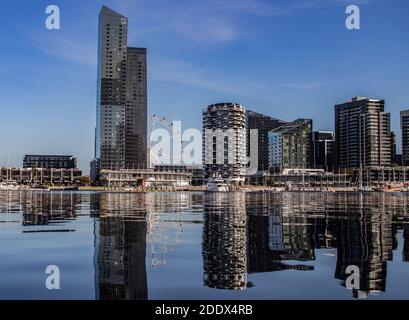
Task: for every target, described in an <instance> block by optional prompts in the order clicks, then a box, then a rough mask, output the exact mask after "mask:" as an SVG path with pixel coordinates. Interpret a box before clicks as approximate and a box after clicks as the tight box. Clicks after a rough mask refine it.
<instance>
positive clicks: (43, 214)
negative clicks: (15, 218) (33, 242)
mask: <svg viewBox="0 0 409 320" xmlns="http://www.w3.org/2000/svg"><path fill="white" fill-rule="evenodd" d="M83 197H84V195H81V194H76V193H71V192H69V193H67V192H41V191H13V192H7V193H2V194H1V197H0V212H5V213H6V214H7V213H10V214H19V215H20V214H21V215H22V224H23V226H41V225H43V226H44V225H54V224H59V223H62V222H64V221H69V220H73V219H76V217H77V216H78V214H79V208H80V204H81V202H82V201H84V199H83ZM57 231H58V230H57ZM59 231H64V230H59ZM47 232H50V230H47Z"/></svg>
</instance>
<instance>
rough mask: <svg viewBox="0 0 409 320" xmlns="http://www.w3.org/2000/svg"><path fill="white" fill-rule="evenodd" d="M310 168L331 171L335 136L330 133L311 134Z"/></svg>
mask: <svg viewBox="0 0 409 320" xmlns="http://www.w3.org/2000/svg"><path fill="white" fill-rule="evenodd" d="M311 149H312V150H311V156H312V159H311V160H312V166H313V168H314V169H324V170H326V171H331V170H333V167H334V150H335V134H334V132H331V131H315V132H313V134H312V146H311Z"/></svg>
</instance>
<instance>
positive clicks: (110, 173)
mask: <svg viewBox="0 0 409 320" xmlns="http://www.w3.org/2000/svg"><path fill="white" fill-rule="evenodd" d="M192 176H193V174H192V173H191V172H175V171H155V170H152V169H144V170H126V169H122V170H101V171H100V177H99V184H100V186H102V187H108V188H150V189H155V190H160V189H163V188H175V189H180V188H182V189H183V188H188V187H189V186H190V185H191V184H192Z"/></svg>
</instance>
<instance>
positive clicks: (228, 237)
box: [202, 193, 247, 290]
mask: <svg viewBox="0 0 409 320" xmlns="http://www.w3.org/2000/svg"><path fill="white" fill-rule="evenodd" d="M245 208H246V206H245V194H243V193H209V194H206V195H205V198H204V207H203V209H204V213H203V253H202V255H203V267H204V275H203V281H204V285H205V286H207V287H210V288H218V289H231V290H241V289H244V288H246V286H247V252H246V250H247V248H246V244H247V241H246V210H245Z"/></svg>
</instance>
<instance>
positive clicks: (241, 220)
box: [203, 193, 409, 298]
mask: <svg viewBox="0 0 409 320" xmlns="http://www.w3.org/2000/svg"><path fill="white" fill-rule="evenodd" d="M204 203H205V205H204V227H203V264H204V267H203V268H204V284H205V286H208V287H211V288H221V289H244V288H246V276H247V274H252V273H260V272H273V271H283V270H299V271H310V270H314V267H313V265H312V264H313V261H314V260H316V254H317V250H320V249H334V250H336V253H337V261H336V266H335V275H334V277H335V279H338V280H340V281H341V285H342V286H345V281H346V279H347V276H348V275H347V274H346V269H347V267H348V266H350V265H355V266H357V267H359V269H360V289H359V290H353V291H352V295H353V297H355V298H365V297H367V296H368V295H369V294H370V293H371V292H385V291H386V276H387V262H388V261H391V260H392V258H393V256H392V255H393V250H396V249H397V247H398V241H397V233H398V231H399V230H403V237H404V246H403V253H402V256H403V260H404V261H408V257H409V228H408V224H407V223H408V215H407V213H408V204H407V200H406V197H404V196H401V197H399V196H393V195H388V194H376V193H371V194H332V193H311V194H309V193H281V194H273V193H257V194H247V195H246V194H240V193H232V194H208V195H206V198H205V201H204ZM308 262H309V263H308ZM247 287H249V285H247Z"/></svg>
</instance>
